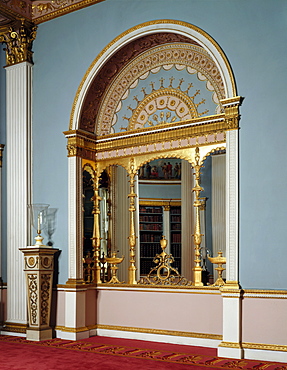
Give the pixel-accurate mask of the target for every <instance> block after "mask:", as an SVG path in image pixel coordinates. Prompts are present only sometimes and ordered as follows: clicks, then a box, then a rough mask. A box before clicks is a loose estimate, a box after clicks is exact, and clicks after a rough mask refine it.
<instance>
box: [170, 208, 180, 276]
mask: <svg viewBox="0 0 287 370" xmlns="http://www.w3.org/2000/svg"><path fill="white" fill-rule="evenodd" d="M169 216H170V241H171V242H170V253H171V254H172V255H173V257H174V262H173V264H172V266H173V267H174V268H177V270H178V272H179V273H180V274H181V207H180V206H176V207H170V213H169Z"/></svg>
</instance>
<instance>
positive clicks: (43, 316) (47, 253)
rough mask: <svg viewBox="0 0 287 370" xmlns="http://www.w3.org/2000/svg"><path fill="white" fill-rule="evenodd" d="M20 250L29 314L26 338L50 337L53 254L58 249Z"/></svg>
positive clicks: (35, 339) (33, 248)
mask: <svg viewBox="0 0 287 370" xmlns="http://www.w3.org/2000/svg"><path fill="white" fill-rule="evenodd" d="M20 250H21V251H22V252H23V253H24V272H25V276H26V291H27V304H28V316H29V325H28V328H27V331H26V339H27V340H33V341H40V340H46V339H52V329H51V327H50V313H51V298H52V282H53V272H54V254H55V253H56V252H58V249H54V248H49V247H46V246H43V247H34V246H31V247H27V248H22V249H20Z"/></svg>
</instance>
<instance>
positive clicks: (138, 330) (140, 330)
mask: <svg viewBox="0 0 287 370" xmlns="http://www.w3.org/2000/svg"><path fill="white" fill-rule="evenodd" d="M97 329H103V330H118V331H131V332H133V333H147V334H160V335H172V336H176V337H187V338H204V339H214V340H222V335H220V334H205V333H193V332H185V331H175V330H160V329H148V328H135V327H127V326H115V325H101V324H98V325H97Z"/></svg>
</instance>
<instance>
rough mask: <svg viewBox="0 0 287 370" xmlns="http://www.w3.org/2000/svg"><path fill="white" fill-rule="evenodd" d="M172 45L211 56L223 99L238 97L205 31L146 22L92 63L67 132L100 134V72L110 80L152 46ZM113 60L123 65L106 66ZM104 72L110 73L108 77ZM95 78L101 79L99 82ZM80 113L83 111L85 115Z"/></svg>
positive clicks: (225, 65)
mask: <svg viewBox="0 0 287 370" xmlns="http://www.w3.org/2000/svg"><path fill="white" fill-rule="evenodd" d="M139 41H141V44H140V46H139V44H138V43H139ZM171 42H177V43H190V44H192V45H194V46H195V47H197V48H202V50H204V51H205V52H206V53H207V54H208V55H209V56H210V58H211V59H212V61H213V63H214V65H215V66H216V68H217V70H218V72H219V74H220V78H221V81H220V83H221V84H222V85H223V90H224V93H223V94H224V96H223V97H224V98H225V99H227V98H231V97H235V96H237V92H236V85H235V80H234V76H233V73H232V69H231V67H230V64H229V62H228V60H227V58H226V56H225V54H224V52H223V51H222V49H221V48H220V46H219V45H218V44H217V43H216V42H215V40H214V39H212V37H211V36H209V35H208V34H207V33H206V32H205V31H203V30H201V29H200V28H198V27H196V26H194V25H191V24H189V23H186V22H181V21H176V20H157V21H151V22H146V23H143V24H140V25H138V26H136V27H133V28H131V29H129V30H127V31H125V32H124V33H122V34H121V35H119V36H118V37H116V38H115V39H114V40H113V41H112V42H111V43H110V44H108V45H107V46H106V47H105V48H104V49H103V50H102V52H101V53H100V54H99V55H98V56H97V57H96V59H95V60H94V61H93V62H92V64H91V66H90V67H89V69H88V70H87V72H86V74H85V76H84V78H83V80H82V82H81V84H80V86H79V88H78V90H77V93H76V96H75V99H74V103H73V107H72V112H71V116H70V130H75V129H84V130H85V131H88V132H91V133H97V134H98V135H99V134H100V135H101V133H100V132H99V131H98V132H97V128H96V127H95V126H96V125H100V124H101V123H100V122H99V121H98V120H97V114H98V109H99V106H100V104H101V102H102V100H103V97H104V96H105V94H106V92H107V91H106V90H107V85H108V84H107V83H105V81H104V80H103V75H101V71H103V70H104V69H105V67H106V69H105V75H106V77H107V79H109V78H110V79H113V78H114V77H115V76H117V75H118V73H119V70H117V69H121V68H122V67H123V66H125V65H126V64H127V63H129V62H130V61H131V60H132V59H133V58H135V53H136V55H137V56H138V55H139V54H140V53H141V52H142V50H144V51H146V50H149V49H150V48H153V47H155V46H159V45H163V44H168V43H171ZM131 46H133V47H131ZM128 49H132V50H133V53H132V55H127V50H128ZM113 57H115V58H119V57H121V58H123V59H124V60H126V62H125V63H123V65H121V66H120V67H121V68H119V65H115V64H114V65H113V68H114V69H113V68H111V66H112V64H108V63H109V61H110V60H111V58H113ZM117 60H118V59H117ZM203 70H204V68H203ZM107 73H110V76H109V75H107ZM97 76H98V77H99V76H100V78H98V80H97ZM91 96H93V98H91ZM95 97H96V98H97V99H96V100H97V102H96V103H97V104H95ZM221 98H222V96H221ZM83 112H85V115H84V114H83ZM104 134H106V133H104Z"/></svg>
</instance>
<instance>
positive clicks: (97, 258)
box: [92, 172, 102, 284]
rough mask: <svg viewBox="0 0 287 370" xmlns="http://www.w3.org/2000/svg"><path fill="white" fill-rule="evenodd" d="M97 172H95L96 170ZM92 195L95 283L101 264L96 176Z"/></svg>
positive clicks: (98, 197) (98, 200)
mask: <svg viewBox="0 0 287 370" xmlns="http://www.w3.org/2000/svg"><path fill="white" fill-rule="evenodd" d="M96 173H97V172H96ZM93 187H94V196H93V197H92V201H93V202H94V207H93V212H92V213H93V215H94V227H93V237H92V241H93V250H94V260H95V266H94V281H93V283H95V284H100V283H101V282H102V281H101V266H100V249H101V236H100V225H99V222H100V206H99V203H100V200H101V199H102V198H101V197H100V196H99V185H98V177H97V176H95V177H94V184H93Z"/></svg>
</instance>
